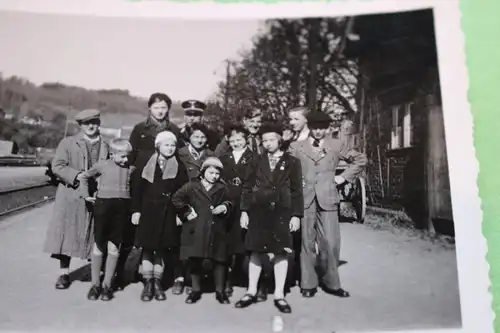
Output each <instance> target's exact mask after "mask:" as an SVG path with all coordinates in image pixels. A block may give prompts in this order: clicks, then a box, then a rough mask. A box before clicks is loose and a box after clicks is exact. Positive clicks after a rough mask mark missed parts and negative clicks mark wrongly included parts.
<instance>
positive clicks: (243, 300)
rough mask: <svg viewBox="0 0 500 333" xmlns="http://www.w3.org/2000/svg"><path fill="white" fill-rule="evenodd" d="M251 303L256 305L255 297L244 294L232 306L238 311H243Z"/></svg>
mask: <svg viewBox="0 0 500 333" xmlns="http://www.w3.org/2000/svg"><path fill="white" fill-rule="evenodd" d="M253 303H257V297H255V296H254V295H250V294H245V295H243V297H242V298H241V299H240V300H239V301H238V302H236V304H235V305H234V306H235V307H236V308H238V309H244V308H247V307H249V306H250V305H252V304H253Z"/></svg>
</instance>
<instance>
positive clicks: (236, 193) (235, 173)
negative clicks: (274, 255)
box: [220, 149, 258, 254]
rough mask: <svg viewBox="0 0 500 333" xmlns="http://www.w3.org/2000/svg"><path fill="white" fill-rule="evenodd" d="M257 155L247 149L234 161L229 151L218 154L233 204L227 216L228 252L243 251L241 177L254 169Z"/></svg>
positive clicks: (240, 252) (238, 252)
mask: <svg viewBox="0 0 500 333" xmlns="http://www.w3.org/2000/svg"><path fill="white" fill-rule="evenodd" d="M257 158H258V155H257V154H256V153H254V152H252V151H250V150H249V149H247V150H246V151H245V152H244V153H243V155H242V156H241V158H240V160H239V161H238V163H235V160H234V157H233V154H232V152H231V151H229V152H227V153H225V154H223V155H222V156H220V160H221V162H222V164H223V165H224V172H223V179H224V182H225V183H226V186H227V189H228V192H229V197H230V199H231V202H232V203H233V205H234V208H233V210H232V211H231V215H230V216H229V235H230V236H229V244H228V252H229V253H230V254H243V253H245V243H244V231H243V230H242V229H241V226H240V216H241V211H240V199H241V190H242V188H243V179H245V175H247V174H248V173H249V172H250V170H252V169H255V162H256V161H257Z"/></svg>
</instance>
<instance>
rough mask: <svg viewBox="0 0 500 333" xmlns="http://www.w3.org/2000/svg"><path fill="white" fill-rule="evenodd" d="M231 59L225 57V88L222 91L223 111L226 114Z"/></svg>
mask: <svg viewBox="0 0 500 333" xmlns="http://www.w3.org/2000/svg"><path fill="white" fill-rule="evenodd" d="M230 70H231V60H229V59H226V88H225V92H224V112H225V113H226V115H227V114H228V104H229V80H230V79H231V73H230Z"/></svg>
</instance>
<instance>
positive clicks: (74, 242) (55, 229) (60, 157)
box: [43, 133, 109, 259]
mask: <svg viewBox="0 0 500 333" xmlns="http://www.w3.org/2000/svg"><path fill="white" fill-rule="evenodd" d="M83 140H84V138H83V134H82V133H80V134H77V135H75V136H72V137H67V138H64V139H63V140H62V141H61V142H60V143H59V146H58V147H57V149H56V154H55V156H54V159H53V161H52V171H53V172H54V174H55V175H56V176H57V178H58V179H59V181H60V183H59V185H58V188H57V192H56V199H55V204H54V208H53V213H52V214H53V215H52V220H51V221H50V223H49V227H48V230H47V235H46V238H45V244H44V249H43V250H44V252H47V253H51V254H64V255H68V256H70V257H75V258H81V259H87V258H88V257H89V256H90V252H91V249H92V245H93V242H94V235H93V223H92V221H93V216H92V214H91V212H90V211H89V206H88V204H86V202H85V201H84V200H83V199H81V197H80V195H79V194H80V193H79V191H78V190H77V189H76V188H74V185H75V180H76V176H77V175H78V173H79V172H81V171H85V170H87V169H88V167H89V164H90V163H89V158H90V156H88V152H87V148H86V146H85V142H84V141H83ZM108 157H109V146H108V144H107V143H106V142H104V141H103V140H102V139H101V147H100V152H99V160H105V159H107V158H108Z"/></svg>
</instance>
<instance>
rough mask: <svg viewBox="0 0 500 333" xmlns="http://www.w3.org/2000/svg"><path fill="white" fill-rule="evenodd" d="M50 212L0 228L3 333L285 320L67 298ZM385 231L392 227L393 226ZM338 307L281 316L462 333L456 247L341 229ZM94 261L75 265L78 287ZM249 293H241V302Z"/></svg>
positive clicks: (178, 303) (263, 324)
mask: <svg viewBox="0 0 500 333" xmlns="http://www.w3.org/2000/svg"><path fill="white" fill-rule="evenodd" d="M51 207H52V205H50V204H49V205H46V206H43V207H41V208H37V209H34V210H32V211H28V212H25V213H22V214H19V215H16V216H13V217H11V218H9V219H7V220H4V221H1V222H0V246H1V249H2V252H3V255H2V256H0V265H1V267H2V274H1V281H0V288H1V295H2V297H0V329H2V330H34V329H41V330H50V331H51V330H65V331H66V330H98V331H102V330H105V329H107V330H122V331H127V330H168V331H173V332H174V331H175V332H196V331H204V332H212V331H214V332H237V331H238V332H272V329H271V327H272V321H273V317H274V316H277V315H280V314H279V312H278V311H277V310H276V309H275V308H274V306H273V304H272V298H270V299H269V300H268V301H267V302H265V303H262V304H256V305H253V306H251V307H250V308H248V309H244V310H240V309H235V308H234V306H233V305H219V304H218V303H216V301H215V299H214V296H213V294H205V295H204V296H203V298H202V300H201V301H200V302H199V303H198V304H195V305H187V304H185V303H184V299H185V296H184V295H183V296H173V295H171V294H170V293H168V299H167V300H166V301H165V302H162V303H160V302H155V301H153V302H151V303H148V304H144V303H142V302H141V301H140V299H139V296H140V293H141V285H140V284H133V285H130V286H129V287H127V288H126V289H125V290H124V291H122V292H120V293H117V294H116V298H115V299H114V300H113V301H111V302H107V303H106V302H102V301H97V302H90V301H88V300H87V299H86V293H87V290H88V288H89V287H90V283H89V282H88V281H78V280H77V281H74V282H73V284H72V286H71V287H70V288H69V289H68V290H63V291H59V290H56V289H55V288H54V283H55V280H56V278H57V275H58V264H57V262H56V261H54V260H53V259H50V258H49V256H48V255H46V254H43V253H42V252H41V250H42V244H43V240H44V237H45V230H46V227H47V223H48V220H49V218H50V215H51ZM385 222H387V221H385ZM341 231H342V250H341V259H342V260H344V261H346V262H347V263H346V264H344V265H342V266H341V268H340V274H341V278H342V281H343V287H344V288H345V289H346V290H348V291H349V292H350V293H351V297H350V298H348V299H339V298H335V297H333V296H330V295H327V294H325V293H324V292H319V293H318V294H317V296H316V297H315V298H312V299H304V298H302V297H301V296H300V293H299V290H298V289H297V288H294V289H292V292H291V294H289V295H288V300H289V302H290V304H291V306H292V309H293V312H292V314H289V315H281V317H282V318H283V320H284V330H283V332H304V333H306V332H333V331H335V332H354V331H377V330H394V329H397V330H404V329H416V328H422V329H423V328H454V327H460V325H461V316H460V298H459V290H458V284H457V266H456V256H455V251H454V246H453V244H450V242H449V240H446V239H445V240H443V239H441V240H431V239H429V238H427V237H424V236H419V233H418V232H415V231H408V230H405V229H404V228H397V227H394V226H392V225H391V224H389V223H384V218H381V217H380V216H369V217H368V218H367V223H366V224H365V225H359V224H350V223H343V224H342V226H341ZM86 266H88V265H87V263H86V262H83V261H74V262H73V263H72V269H75V270H78V274H74V275H75V276H77V277H78V276H79V277H80V279H82V280H86V279H85V278H81V277H82V276H88V267H86ZM243 293H244V290H243V289H242V288H239V289H236V291H235V295H234V296H233V297H232V299H231V300H232V302H233V303H234V302H235V301H236V300H237V299H238V298H239V297H241V296H242V295H243Z"/></svg>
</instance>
